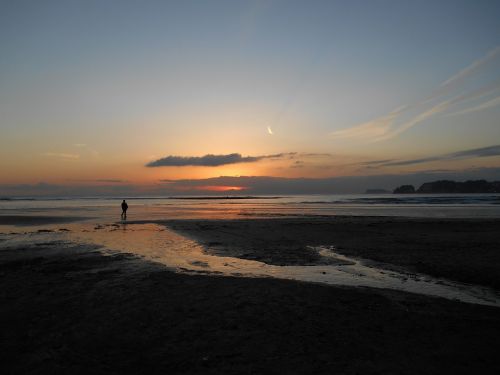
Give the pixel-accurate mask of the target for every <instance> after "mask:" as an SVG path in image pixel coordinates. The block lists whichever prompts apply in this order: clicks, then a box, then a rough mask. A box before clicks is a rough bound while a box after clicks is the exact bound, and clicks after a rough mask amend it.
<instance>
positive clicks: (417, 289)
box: [0, 223, 500, 306]
mask: <svg viewBox="0 0 500 375" xmlns="http://www.w3.org/2000/svg"><path fill="white" fill-rule="evenodd" d="M49 243H58V244H59V245H60V246H63V245H64V244H65V243H66V244H68V243H73V244H78V245H81V248H85V246H88V247H87V248H88V249H92V250H94V251H95V249H96V248H99V249H100V251H102V252H103V253H105V254H106V253H107V254H113V253H117V252H120V253H132V254H135V255H138V256H140V257H143V258H144V259H146V260H150V261H153V262H157V263H161V264H163V265H165V266H166V267H167V268H168V269H170V270H172V271H175V272H181V273H187V274H204V275H223V276H236V277H273V278H281V279H291V280H299V281H305V282H314V283H321V284H328V285H342V286H354V287H371V288H382V289H394V290H399V291H405V292H411V293H418V294H424V295H429V296H436V297H443V298H447V299H451V300H459V301H462V302H467V303H475V304H483V305H491V306H500V297H499V296H498V294H497V293H495V291H493V290H491V289H488V288H484V287H480V286H474V285H468V284H462V283H456V282H452V281H449V280H444V279H438V278H434V277H431V276H428V275H422V274H412V273H405V272H401V271H394V270H390V269H388V267H387V268H384V266H383V265H380V264H375V263H374V262H370V261H368V260H363V259H354V258H350V257H347V256H344V255H342V254H339V253H337V252H336V251H335V248H334V247H333V246H328V247H327V246H320V247H311V249H313V250H314V251H317V252H318V253H319V254H320V255H321V256H323V257H327V258H329V260H331V261H332V262H329V263H332V264H329V265H318V266H275V265H270V264H265V263H262V262H258V261H253V260H246V259H239V258H233V257H223V256H215V255H209V254H206V253H205V252H204V247H203V246H202V245H200V244H199V243H197V242H196V241H194V240H192V239H189V238H187V237H184V236H182V235H180V234H178V233H176V232H175V231H172V230H170V229H168V228H167V227H164V226H161V225H157V224H126V223H121V224H118V223H117V224H99V225H90V224H69V225H65V227H64V230H61V228H56V227H54V228H50V229H48V230H35V231H32V232H24V233H17V234H9V235H2V241H0V247H1V248H13V247H19V246H21V247H22V246H23V244H25V245H28V244H29V245H30V246H31V247H33V246H34V245H38V246H40V244H41V245H42V246H43V244H49Z"/></svg>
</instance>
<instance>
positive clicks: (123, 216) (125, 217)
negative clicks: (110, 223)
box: [122, 199, 128, 220]
mask: <svg viewBox="0 0 500 375" xmlns="http://www.w3.org/2000/svg"><path fill="white" fill-rule="evenodd" d="M127 208H128V204H127V202H125V199H124V200H123V202H122V220H127Z"/></svg>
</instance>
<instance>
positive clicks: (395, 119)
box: [329, 47, 500, 142]
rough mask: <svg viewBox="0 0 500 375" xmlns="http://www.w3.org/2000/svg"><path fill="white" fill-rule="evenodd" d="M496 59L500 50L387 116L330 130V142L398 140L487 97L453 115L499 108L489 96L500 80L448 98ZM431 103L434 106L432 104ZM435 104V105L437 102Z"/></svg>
mask: <svg viewBox="0 0 500 375" xmlns="http://www.w3.org/2000/svg"><path fill="white" fill-rule="evenodd" d="M499 56H500V47H496V48H494V49H492V50H491V51H489V52H488V53H487V54H486V55H485V56H483V57H482V58H480V59H477V60H476V61H474V62H473V63H472V64H470V65H469V66H467V67H466V68H464V69H462V70H461V71H460V72H458V73H457V74H455V75H453V76H452V77H450V78H449V79H447V80H446V81H444V82H443V83H442V84H441V85H440V86H439V88H438V89H437V90H436V91H435V92H433V93H431V94H430V95H428V96H427V97H425V98H424V99H423V100H420V101H418V102H416V103H413V104H408V105H404V106H402V107H399V108H396V109H395V110H393V111H391V112H389V113H388V114H386V115H383V116H380V117H378V118H375V119H373V120H370V121H367V122H364V123H361V124H359V125H355V126H353V127H350V128H346V129H341V130H336V131H333V132H331V133H330V134H329V136H330V138H332V139H346V138H353V139H365V140H367V141H368V142H380V141H385V140H388V139H391V138H394V137H397V136H399V135H400V134H402V133H404V132H406V131H407V130H409V129H411V128H412V127H414V126H415V125H417V124H420V123H422V122H424V121H426V120H429V119H431V118H433V117H436V116H438V115H440V114H442V113H444V112H446V111H448V110H449V109H451V108H452V107H453V106H456V105H458V104H465V105H467V104H469V103H470V102H471V101H473V100H477V99H480V98H484V97H486V98H485V99H483V100H485V101H483V102H482V103H479V104H477V103H476V104H475V105H473V106H469V107H468V108H465V109H463V110H460V111H457V112H455V113H453V114H454V115H459V114H465V113H471V112H477V111H481V110H484V109H487V108H492V107H495V106H498V105H500V96H497V97H495V98H493V99H492V98H491V94H494V93H495V92H498V91H499V90H500V82H499V81H495V82H493V83H491V84H489V85H486V86H483V87H480V88H479V89H476V90H473V91H466V92H465V93H460V94H459V95H457V93H456V92H455V96H454V97H452V98H450V96H451V95H452V94H453V88H454V87H455V86H458V84H460V83H461V82H463V81H465V80H466V78H469V77H472V76H473V75H476V74H477V73H479V72H480V71H481V70H482V69H483V68H485V67H486V66H487V65H488V64H489V63H491V62H493V61H494V60H496V59H497V58H498V57H499ZM462 92H463V90H462ZM488 96H490V97H488ZM433 101H434V104H431V103H432V102H433ZM436 101H438V102H437V103H436ZM469 105H470V104H469Z"/></svg>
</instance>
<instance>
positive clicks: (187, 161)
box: [146, 152, 295, 167]
mask: <svg viewBox="0 0 500 375" xmlns="http://www.w3.org/2000/svg"><path fill="white" fill-rule="evenodd" d="M292 155H295V153H294V152H289V153H281V154H274V155H261V156H241V154H237V153H234V154H227V155H212V154H208V155H205V156H173V155H170V156H167V157H164V158H161V159H158V160H155V161H152V162H150V163H148V164H146V167H186V166H202V167H218V166H220V165H227V164H238V163H254V162H257V161H259V160H263V159H271V160H276V159H282V158H285V157H290V156H292Z"/></svg>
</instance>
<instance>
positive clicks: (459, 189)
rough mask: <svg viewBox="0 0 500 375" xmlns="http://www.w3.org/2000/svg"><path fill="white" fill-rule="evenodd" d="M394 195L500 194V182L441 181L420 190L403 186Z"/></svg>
mask: <svg viewBox="0 0 500 375" xmlns="http://www.w3.org/2000/svg"><path fill="white" fill-rule="evenodd" d="M393 193H394V194H415V193H416V194H480V193H500V181H492V182H489V181H486V180H469V181H465V182H457V181H450V180H439V181H434V182H426V183H424V184H422V185H421V186H420V187H419V188H418V189H415V187H414V186H413V185H401V186H399V187H397V188H396V189H394V191H393Z"/></svg>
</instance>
